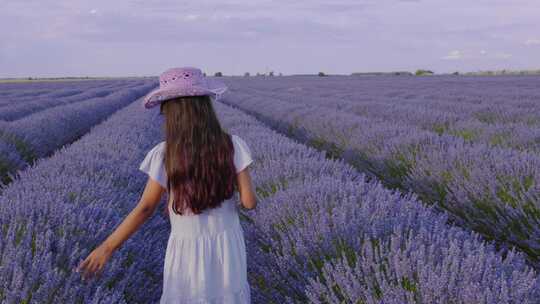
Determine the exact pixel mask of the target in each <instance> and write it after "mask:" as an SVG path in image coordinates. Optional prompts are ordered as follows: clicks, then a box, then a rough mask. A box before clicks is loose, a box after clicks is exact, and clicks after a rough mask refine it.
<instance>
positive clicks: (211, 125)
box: [160, 96, 237, 215]
mask: <svg viewBox="0 0 540 304" xmlns="http://www.w3.org/2000/svg"><path fill="white" fill-rule="evenodd" d="M160 113H161V114H163V115H165V123H164V125H163V126H164V129H165V130H164V131H165V147H166V148H165V153H164V162H165V171H166V172H167V193H169V194H171V193H172V198H173V201H172V207H173V208H172V209H173V211H174V213H176V214H180V215H182V214H183V213H184V211H185V210H186V209H185V208H190V209H191V210H192V211H193V213H194V214H200V213H201V212H202V211H203V210H205V209H207V208H216V207H218V206H220V205H221V202H222V201H223V200H227V199H230V198H231V197H232V195H233V192H234V190H235V189H236V188H237V184H236V171H235V167H234V162H233V153H234V152H233V151H234V149H233V143H232V138H231V135H230V134H228V133H226V132H225V131H224V130H223V129H222V127H221V125H220V123H219V120H218V118H217V116H216V113H215V112H214V108H213V107H212V100H211V98H210V97H209V96H184V97H178V98H175V99H170V100H166V101H164V102H163V103H161V105H160ZM167 203H168V202H167ZM167 208H168V206H167ZM167 212H168V209H167Z"/></svg>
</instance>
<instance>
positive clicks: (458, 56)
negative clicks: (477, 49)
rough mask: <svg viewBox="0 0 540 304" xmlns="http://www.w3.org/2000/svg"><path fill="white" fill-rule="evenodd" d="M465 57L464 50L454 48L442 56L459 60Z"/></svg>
mask: <svg viewBox="0 0 540 304" xmlns="http://www.w3.org/2000/svg"><path fill="white" fill-rule="evenodd" d="M462 58H463V52H461V51H458V50H454V51H451V52H450V53H448V55H446V56H444V57H442V59H444V60H458V59H462Z"/></svg>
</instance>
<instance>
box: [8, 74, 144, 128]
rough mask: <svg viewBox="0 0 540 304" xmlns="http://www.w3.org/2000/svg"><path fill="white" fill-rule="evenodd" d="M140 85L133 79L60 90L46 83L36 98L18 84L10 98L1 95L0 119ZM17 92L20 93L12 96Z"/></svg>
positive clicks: (74, 84) (65, 85) (68, 85)
mask: <svg viewBox="0 0 540 304" xmlns="http://www.w3.org/2000/svg"><path fill="white" fill-rule="evenodd" d="M142 82H143V81H133V80H129V81H128V80H115V81H78V82H62V85H63V86H62V87H59V84H56V85H55V86H51V87H50V88H48V87H47V84H48V83H45V84H43V85H42V87H43V88H48V90H47V91H45V92H43V91H41V90H36V91H35V92H36V94H35V95H30V93H31V92H32V91H31V90H30V91H28V90H24V89H22V88H24V87H26V86H28V85H29V84H27V83H20V84H17V85H18V86H19V87H21V89H20V90H18V91H17V90H14V93H13V94H11V95H10V96H0V120H4V121H14V120H17V119H21V118H23V117H25V116H27V115H30V114H33V113H36V112H39V111H43V110H46V109H48V108H51V107H57V106H62V105H66V104H71V103H75V102H79V101H84V100H86V99H89V98H97V97H105V96H107V95H109V94H111V93H112V92H114V91H117V90H120V89H127V88H131V87H136V86H139V85H141V83H142ZM3 85H4V86H5V84H1V83H0V90H2V89H4V88H3ZM11 86H13V84H11ZM17 92H18V93H19V94H15V93H17Z"/></svg>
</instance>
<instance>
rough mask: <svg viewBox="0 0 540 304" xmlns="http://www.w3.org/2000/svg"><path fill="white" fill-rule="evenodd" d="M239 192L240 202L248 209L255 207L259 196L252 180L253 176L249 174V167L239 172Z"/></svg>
mask: <svg viewBox="0 0 540 304" xmlns="http://www.w3.org/2000/svg"><path fill="white" fill-rule="evenodd" d="M236 176H237V181H238V192H239V193H240V203H242V206H243V207H244V208H246V209H253V208H255V207H256V206H257V196H256V193H255V189H254V187H253V183H252V182H251V176H250V175H249V169H248V168H247V167H246V168H245V169H244V170H242V171H240V172H238V174H237V175H236Z"/></svg>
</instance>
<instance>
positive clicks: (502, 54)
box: [494, 52, 512, 59]
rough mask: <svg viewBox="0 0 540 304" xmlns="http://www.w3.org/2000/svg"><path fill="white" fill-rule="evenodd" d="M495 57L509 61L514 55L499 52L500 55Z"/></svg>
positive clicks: (497, 54)
mask: <svg viewBox="0 0 540 304" xmlns="http://www.w3.org/2000/svg"><path fill="white" fill-rule="evenodd" d="M494 57H495V58H498V59H508V58H510V57H512V54H509V53H504V52H498V53H495V55H494Z"/></svg>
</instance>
